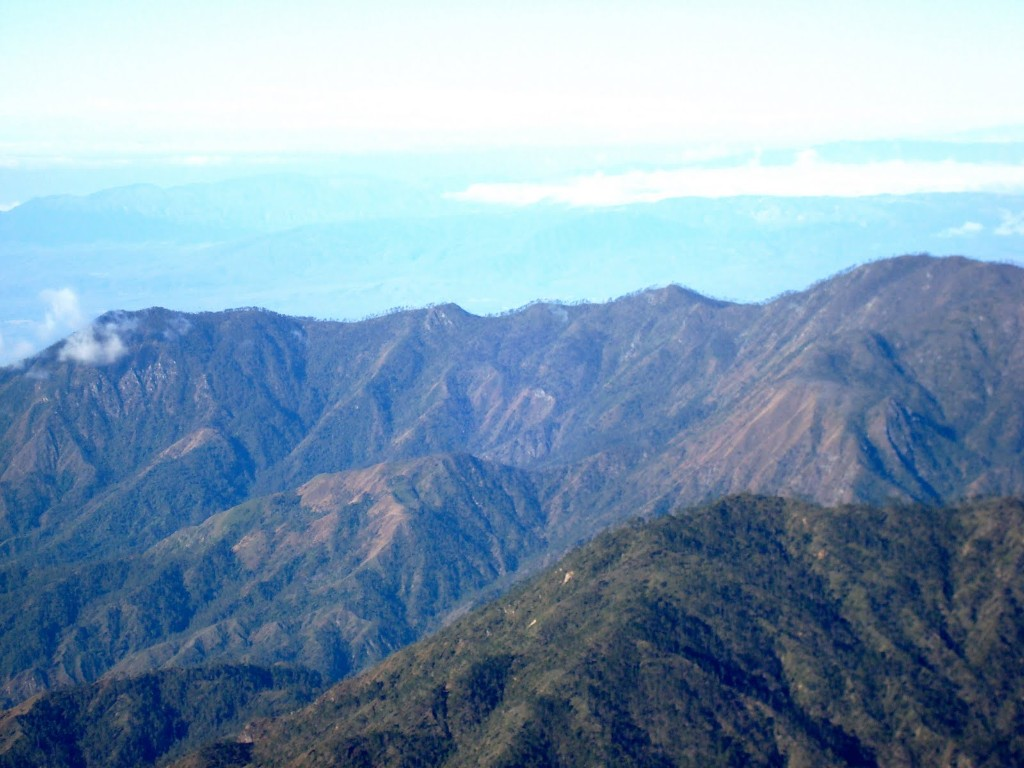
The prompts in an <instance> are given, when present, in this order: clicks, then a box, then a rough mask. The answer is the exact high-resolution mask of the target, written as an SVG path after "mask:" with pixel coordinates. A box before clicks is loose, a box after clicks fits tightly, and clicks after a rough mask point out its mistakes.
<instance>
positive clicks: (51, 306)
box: [38, 288, 84, 338]
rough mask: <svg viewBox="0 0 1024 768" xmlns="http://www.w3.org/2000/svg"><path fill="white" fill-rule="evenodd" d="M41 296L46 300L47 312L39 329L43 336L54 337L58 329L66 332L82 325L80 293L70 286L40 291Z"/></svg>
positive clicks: (40, 334)
mask: <svg viewBox="0 0 1024 768" xmlns="http://www.w3.org/2000/svg"><path fill="white" fill-rule="evenodd" d="M39 298H40V299H42V300H43V301H44V302H46V314H45V316H44V317H43V322H42V323H40V325H39V329H38V331H39V336H40V337H41V338H47V337H52V336H53V334H54V333H55V332H57V331H63V332H65V333H66V332H67V331H70V330H73V329H75V328H78V327H79V326H81V325H82V323H83V321H84V320H83V317H82V309H81V307H80V306H79V302H78V295H77V294H76V293H75V292H74V291H73V290H71V289H70V288H60V289H58V290H45V291H40V293H39Z"/></svg>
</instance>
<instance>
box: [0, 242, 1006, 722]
mask: <svg viewBox="0 0 1024 768" xmlns="http://www.w3.org/2000/svg"><path fill="white" fill-rule="evenodd" d="M1022 295H1024V271H1022V270H1021V269H1019V268H1017V267H1012V266H1006V265H993V264H982V263H978V262H972V261H969V260H966V259H959V258H950V259H933V258H930V257H925V256H917V257H903V258H900V259H893V260H887V261H883V262H877V263H873V264H869V265H866V266H863V267H860V268H857V269H855V270H852V271H850V272H848V273H844V274H842V275H838V276H836V277H835V278H832V279H830V280H828V281H825V282H823V283H820V284H818V285H816V286H813V287H811V288H810V289H808V290H807V291H804V292H801V293H797V294H789V295H785V296H782V297H780V298H778V299H776V300H775V301H772V302H768V303H766V304H763V305H738V304H732V303H728V302H722V301H716V300H711V299H708V298H705V297H701V296H699V295H697V294H694V293H692V292H689V291H686V290H684V289H681V288H678V287H668V288H663V289H658V290H652V291H646V292H643V293H640V294H635V295H631V296H627V297H624V298H622V299H619V300H616V301H614V302H610V303H608V304H594V305H573V306H568V305H558V304H535V305H531V306H528V307H525V308H523V309H522V310H519V311H517V312H515V313H511V314H507V315H503V316H498V317H476V316H473V315H470V314H468V313H466V312H464V311H462V310H461V309H459V308H458V307H455V306H453V305H444V306H435V307H431V308H427V309H422V310H411V311H404V312H398V313H394V314H389V315H386V316H382V317H377V318H372V319H369V320H365V321H362V322H358V323H334V322H325V321H316V320H311V319H304V318H290V317H284V316H280V315H275V314H273V313H269V312H264V311H255V310H238V311H231V312H220V313H205V314H198V315H185V314H181V313H176V312H172V311H168V310H161V309H152V310H147V311H143V312H136V313H110V314H108V315H105V316H104V317H102V318H100V319H99V320H98V321H97V322H96V323H95V324H94V326H93V327H92V328H91V329H89V330H87V331H84V332H82V333H80V334H78V335H76V336H74V337H72V338H70V339H68V340H66V341H65V342H62V343H60V344H58V345H56V346H54V347H52V348H50V349H49V350H47V351H46V352H44V353H42V354H40V355H38V356H36V357H35V358H31V359H29V360H28V361H26V363H25V364H24V365H23V366H20V367H13V368H7V369H4V370H3V371H0V467H2V470H3V471H2V474H0V551H2V552H3V562H2V564H0V585H2V593H0V598H2V599H0V617H2V620H3V622H4V626H5V627H6V628H7V631H6V632H5V640H4V642H3V644H2V647H0V675H2V678H3V679H4V680H5V681H6V682H5V684H4V692H5V694H4V695H5V697H6V700H7V701H8V702H9V703H14V702H16V701H19V700H21V699H23V698H24V697H26V696H28V695H31V694H32V693H33V692H35V691H38V690H41V689H45V688H47V687H49V686H52V685H55V684H60V683H68V682H81V681H88V680H93V679H96V678H98V677H100V676H101V675H103V674H104V673H105V672H107V671H109V670H111V669H115V668H119V669H123V670H132V671H142V670H145V669H148V668H154V667H161V666H166V665H172V664H176V663H181V662H183V661H185V660H187V661H188V663H198V662H203V661H207V660H214V659H215V660H217V661H221V662H231V661H239V660H259V661H261V662H272V661H288V662H290V663H302V664H307V665H310V666H313V667H315V668H316V669H318V670H319V671H321V672H323V673H324V674H326V675H328V677H334V676H338V675H341V674H347V673H348V672H350V671H353V670H356V669H359V668H360V667H362V666H364V665H366V664H369V663H371V662H373V661H374V660H375V659H378V658H380V657H381V656H383V655H386V654H387V653H389V652H390V651H391V650H393V649H395V648H397V647H399V646H400V645H404V644H406V643H408V642H410V641H411V640H413V639H415V638H416V637H418V636H419V635H420V634H421V633H422V632H423V631H425V630H426V629H428V628H429V627H431V626H434V625H435V624H436V622H438V621H440V620H441V618H442V616H444V615H445V614H446V613H447V612H448V611H451V610H453V609H455V608H458V607H460V606H461V605H463V604H464V603H465V601H466V600H468V599H471V598H472V596H473V595H474V594H476V593H477V591H478V590H480V589H482V588H485V587H486V586H487V585H488V584H489V583H493V581H494V580H495V579H509V578H511V577H513V576H514V574H515V572H516V571H517V570H518V569H519V568H520V567H521V566H522V564H523V563H525V562H528V561H530V562H539V561H541V560H543V559H544V558H549V559H550V558H552V557H554V556H556V555H557V554H559V553H561V552H563V551H564V550H565V548H566V547H567V546H568V545H569V544H571V543H573V542H575V541H577V540H579V539H581V538H587V537H589V536H591V535H593V534H594V533H595V532H597V531H598V530H600V529H601V528H603V527H605V526H607V525H609V524H611V523H614V522H616V521H620V520H622V519H625V518H627V517H630V516H632V515H634V514H637V513H643V514H647V513H650V512H659V511H667V510H668V509H671V508H674V507H676V506H677V505H679V504H681V503H691V502H696V501H700V500H702V499H708V498H712V497H715V496H718V495H721V494H724V493H732V492H739V491H757V492H766V493H783V494H786V495H790V496H796V497H802V498H806V499H809V500H815V501H819V502H822V503H837V502H848V501H867V502H883V501H886V500H888V499H892V498H897V499H904V500H914V501H921V502H927V503H930V504H934V503H939V502H946V501H951V500H955V499H958V498H962V497H970V496H983V495H1001V494H1019V493H1024V463H1022V462H1021V461H1020V458H1021V455H1022V453H1024V406H1022V403H1021V400H1020V397H1019V393H1020V391H1021V388H1022V383H1024V340H1022V339H1024V334H1022V333H1021V330H1022V327H1024V305H1022V302H1021V301H1020V296H1022ZM339 473H340V474H339ZM360 473H362V474H360ZM317 488H319V489H321V490H322V491H323V492H322V493H321V495H320V496H319V497H318V496H317V494H316V493H314V492H313V490H314V489H317ZM431 488H433V489H435V491H434V492H432V491H431V490H430V489H431ZM438 488H441V489H443V493H442V492H436V489H438ZM324 489H332V490H331V492H332V493H333V496H332V495H331V494H329V493H327V491H326V490H324ZM318 498H319V501H316V499H318ZM428 545H429V546H428ZM409 553H418V554H417V555H416V556H411V557H410V556H408V555H409ZM382 573H383V574H386V575H387V578H380V574H382ZM306 585H317V586H316V589H321V590H323V591H322V592H320V593H316V592H315V591H314V592H306V591H305V590H306V589H307V587H306ZM309 594H322V595H331V605H332V606H333V607H332V609H331V611H328V612H326V613H321V614H319V615H318V614H316V612H313V613H310V612H309V611H308V610H307V609H308V600H307V598H305V597H303V596H304V595H307V596H308V595H309ZM382 611H383V612H382ZM382 616H385V617H387V616H390V617H392V618H394V617H401V619H400V620H397V619H396V620H394V621H392V620H390V619H389V620H387V621H383V622H382V621H381V617H382ZM258 617H263V618H259V620H257V618H258Z"/></svg>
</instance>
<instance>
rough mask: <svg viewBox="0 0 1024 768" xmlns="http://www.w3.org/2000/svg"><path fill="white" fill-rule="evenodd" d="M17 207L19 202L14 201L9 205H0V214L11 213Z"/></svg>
mask: <svg viewBox="0 0 1024 768" xmlns="http://www.w3.org/2000/svg"><path fill="white" fill-rule="evenodd" d="M19 205H21V202H20V201H18V200H15V201H13V202H10V203H0V213H7V212H8V211H13V210H14V209H15V208H17V207H18V206H19Z"/></svg>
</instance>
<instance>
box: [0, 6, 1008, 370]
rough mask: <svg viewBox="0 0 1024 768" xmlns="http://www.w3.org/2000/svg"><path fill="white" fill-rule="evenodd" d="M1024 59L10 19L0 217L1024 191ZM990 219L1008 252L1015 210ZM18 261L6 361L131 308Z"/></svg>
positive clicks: (984, 30) (598, 27)
mask: <svg viewBox="0 0 1024 768" xmlns="http://www.w3.org/2000/svg"><path fill="white" fill-rule="evenodd" d="M1021 40H1024V3H1022V2H1020V0H974V2H966V0H955V1H953V0H930V1H927V2H926V1H924V0H901V2H898V3H893V2H891V0H887V1H885V2H882V1H881V0H863V1H862V2H857V3H851V2H831V1H829V0H819V1H818V2H809V1H807V0H776V1H775V2H772V3H764V2H761V1H756V0H718V1H717V2H706V1H702V2H696V1H694V0H632V2H629V3H625V2H608V1H606V0H591V1H589V2H580V1H578V0H561V1H559V2H551V0H548V1H547V2H538V1H536V0H520V2H517V3H508V2H501V3H498V2H493V1H492V0H475V1H474V2H470V1H469V0H465V1H464V0H434V1H433V2H429V3H427V2H420V1H416V2H413V1H412V0H379V1H378V2H375V3H365V2H360V3H356V2H348V1H347V0H335V1H334V2H330V1H328V0H290V1H289V2H283V0H247V1H246V2H238V1H235V0H222V1H219V2H215V3H210V2H198V1H196V0H175V2H169V1H168V2H165V1H163V0H133V1H132V2H128V1H127V0H90V1H89V2H80V1H79V0H0V216H4V215H5V212H8V211H12V210H13V209H14V208H16V207H17V206H19V205H20V204H23V203H24V202H26V201H27V200H30V199H32V198H33V197H36V196H42V195H52V194H60V193H74V194H85V193H89V192H94V191H97V190H99V189H103V188H105V187H110V186H117V185H124V184H131V183H135V182H150V183H157V184H160V185H163V186H168V185H171V184H180V183H185V182H189V181H215V180H219V179H225V178H231V177H233V176H239V175H253V174H258V173H263V172H266V171H275V172H276V171H279V170H283V169H284V170H295V169H298V170H301V171H302V172H304V173H316V172H318V171H319V172H323V173H327V172H328V171H330V172H331V173H359V174H379V175H382V176H389V175H391V176H394V177H399V176H400V177H402V178H403V180H406V181H408V180H410V179H411V180H413V181H417V182H418V181H422V179H421V178H419V177H418V176H430V175H431V174H432V175H433V176H432V178H433V181H434V182H435V186H437V178H439V177H443V179H444V183H443V184H441V185H440V186H439V187H438V188H439V189H441V192H443V193H444V194H445V195H446V196H447V197H448V198H449V199H450V200H455V201H462V202H466V203H471V204H481V205H484V206H485V207H487V206H491V207H500V206H508V207H514V208H520V209H521V208H523V207H524V206H538V205H543V204H551V203H554V204H561V205H568V206H582V207H586V206H596V207H601V206H607V207H611V206H621V205H626V204H634V205H641V204H646V203H656V202H659V201H663V200H667V199H671V198H676V197H681V196H688V195H693V196H698V197H718V198H721V197H728V196H732V195H776V196H783V197H785V196H813V195H837V196H863V195H873V194H897V195H901V194H912V193H919V192H963V191H975V192H986V193H991V194H1010V193H1014V194H1020V193H1022V192H1024V99H1022V98H1020V91H1021V83H1022V82H1024V45H1021ZM890 140H898V141H899V142H902V143H901V144H900V146H901V147H902V148H903V149H901V150H900V151H899V152H895V153H890V154H888V155H885V153H882V155H881V156H860V155H858V150H857V149H856V148H857V147H859V146H875V144H870V142H878V141H890ZM915 142H920V144H921V146H926V145H927V146H939V147H940V148H941V147H945V146H949V147H952V146H963V147H975V148H976V147H977V146H982V147H983V150H981V151H975V150H971V151H970V152H968V151H967V150H966V149H965V150H964V151H963V152H961V153H960V154H959V155H957V156H955V157H954V156H953V155H955V154H956V153H952V154H949V155H948V156H947V155H944V154H943V152H946V150H945V149H940V150H938V153H937V154H936V153H935V152H932V153H931V154H928V153H919V154H918V155H915V154H914V152H912V151H911V152H910V153H909V155H907V154H906V153H905V152H904V151H903V150H905V149H906V148H908V147H913V146H916V145H915ZM944 142H945V143H944ZM839 146H841V147H846V148H847V150H845V154H844V153H843V152H839V153H837V152H835V151H831V150H828V149H827V148H828V147H833V148H834V147H839ZM1006 147H1010V148H1011V149H1009V150H1007V149H1005V148H1006ZM851 148H852V149H851ZM984 148H988V149H984ZM780 152H781V154H779V153H780ZM413 157H415V158H417V159H416V162H415V163H413V162H411V161H407V158H413ZM424 158H426V159H424ZM780 158H782V159H780ZM441 192H439V194H441ZM999 216H1002V217H1003V218H1002V219H999V220H998V221H1003V222H1004V223H1002V224H1000V223H998V222H997V223H993V224H988V225H986V226H987V227H988V230H989V231H995V230H996V229H997V228H998V227H1003V228H1005V227H1006V226H1009V225H1007V224H1005V221H1009V222H1011V223H1013V227H1015V228H1014V229H1013V232H1014V233H1015V234H1014V237H1016V236H1017V235H1016V232H1017V229H1016V228H1017V227H1018V225H1017V224H1016V223H1015V222H1019V220H1020V219H1021V217H1024V211H1021V210H1018V209H1016V208H1007V209H1006V210H1000V211H999ZM948 226H949V231H950V232H954V231H958V232H959V234H961V235H963V236H970V235H972V234H975V233H976V232H977V231H978V230H977V229H976V228H977V227H979V226H982V225H981V224H980V222H979V220H978V219H977V217H965V218H964V219H963V220H962V221H955V222H953V221H951V222H949V224H948ZM958 228H959V229H958ZM960 230H962V231H960ZM3 248H4V245H3V244H2V243H0V304H7V305H10V306H14V304H15V303H16V302H14V301H13V300H11V295H10V294H9V292H10V291H12V290H16V287H17V286H22V287H23V286H25V285H28V284H31V285H33V286H35V287H34V288H33V295H32V296H31V297H30V300H31V301H32V302H34V303H35V307H36V312H35V314H34V315H33V316H32V317H28V316H23V315H19V316H17V317H14V316H10V317H8V316H7V315H4V316H2V317H0V362H3V361H4V360H10V359H12V358H14V357H16V356H18V355H21V354H24V353H27V352H28V351H30V350H31V349H32V348H37V347H38V345H40V344H42V343H44V342H45V341H50V340H53V339H54V338H57V337H58V335H59V334H62V333H67V332H69V331H70V330H73V329H74V328H76V327H80V326H81V325H82V324H83V323H86V322H88V320H89V319H90V317H91V315H92V314H93V313H94V312H95V311H97V310H99V309H101V308H116V307H118V306H124V305H128V304H131V303H132V301H131V298H132V297H131V296H130V295H129V294H130V291H131V288H130V287H129V284H128V283H123V284H118V282H117V279H116V277H110V278H109V279H107V278H104V280H106V282H103V283H102V285H104V286H107V288H106V289H105V290H106V291H107V292H105V293H102V294H98V293H94V294H91V295H83V290H84V289H83V286H82V284H81V282H78V283H76V282H75V281H74V280H72V279H70V278H69V277H68V275H66V274H62V273H61V271H60V269H58V268H56V267H54V268H53V271H52V274H51V273H49V272H45V270H46V269H48V267H47V266H46V265H47V264H59V263H61V261H60V259H56V258H54V259H50V260H49V261H40V260H36V261H33V262H31V263H29V262H28V261H26V260H25V257H24V255H23V254H20V253H19V254H14V253H13V252H11V251H8V252H6V253H5V252H4V251H3V250H2V249H3ZM153 258H154V260H155V259H156V258H157V257H155V256H154V257H153ZM100 266H102V267H103V269H100ZM758 268H761V267H758ZM160 269H161V266H160V265H159V264H157V263H156V262H155V261H154V263H153V264H152V265H149V264H147V265H145V270H146V273H147V275H148V274H150V273H154V274H155V273H157V272H160ZM752 269H753V267H752ZM28 270H32V271H39V270H43V271H44V273H43V274H32V275H30V276H29V277H31V280H29V279H26V277H27V276H26V271H28ZM92 271H93V272H95V273H97V274H98V273H100V272H102V273H104V274H107V273H109V272H110V271H111V270H110V269H108V268H107V265H97V268H96V269H95V270H92ZM166 271H167V274H168V275H171V274H172V273H173V266H167V267H166ZM197 274H198V273H197ZM211 274H212V273H211ZM247 277H250V276H247ZM276 277H277V276H275V275H274V274H272V273H268V274H267V275H266V282H267V285H268V286H273V285H274V283H275V279H276ZM312 277H313V279H315V278H316V276H315V275H313V276H312ZM197 279H200V280H201V281H202V284H203V291H204V292H205V293H204V295H206V296H209V295H210V291H211V285H213V284H214V283H215V280H214V278H213V277H212V276H211V275H210V274H206V275H199V277H197ZM673 279H674V276H673V275H672V274H666V275H665V278H664V282H671V281H672V280H673ZM183 281H185V278H177V279H176V284H178V285H179V286H180V285H181V284H182V283H183ZM96 284H97V285H99V284H101V283H100V282H99V281H97V283H96ZM38 286H43V287H42V288H38ZM186 287H187V286H186ZM639 287H643V286H639V285H637V286H633V285H623V286H622V288H623V291H626V290H632V289H635V288H639ZM790 287H792V288H794V289H798V288H801V287H804V286H803V285H796V284H794V285H792V286H790ZM223 290H224V300H223V305H224V306H231V305H232V301H231V294H230V281H227V282H226V283H225V284H224V288H223ZM181 295H184V294H181ZM272 298H273V297H272V296H269V297H268V301H267V303H268V304H273V300H272ZM436 298H437V300H438V301H444V300H446V299H447V298H448V297H446V296H438V297H436ZM23 299H24V297H19V302H18V306H24V304H25V301H24V300H23ZM19 311H20V310H19ZM19 328H22V329H31V333H28V332H27V331H26V332H25V333H20V332H19V331H18V330H17V329H19ZM5 338H6V343H5Z"/></svg>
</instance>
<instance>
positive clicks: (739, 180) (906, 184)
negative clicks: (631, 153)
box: [449, 151, 1024, 227]
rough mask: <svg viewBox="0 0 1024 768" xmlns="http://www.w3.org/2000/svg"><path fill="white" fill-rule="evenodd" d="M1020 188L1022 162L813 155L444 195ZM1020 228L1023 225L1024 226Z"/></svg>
mask: <svg viewBox="0 0 1024 768" xmlns="http://www.w3.org/2000/svg"><path fill="white" fill-rule="evenodd" d="M1019 191H1024V165H992V164H981V163H958V162H904V161H886V162H874V163H862V164H843V163H830V162H825V161H822V160H820V159H819V158H818V156H817V155H816V154H815V153H814V152H812V151H808V152H804V153H801V154H800V155H799V157H798V158H797V161H796V162H795V163H793V164H791V165H761V164H760V163H757V162H754V163H750V164H747V165H743V166H733V167H728V168H680V169H673V170H661V171H635V172H630V173H623V174H617V175H604V174H595V175H592V176H581V177H577V178H574V179H569V180H567V181H564V182H560V183H554V184H530V183H523V184H486V183H483V184H473V185H471V186H469V187H468V188H466V189H465V190H463V191H462V192H457V193H454V194H451V195H449V196H450V197H452V198H454V199H457V200H465V201H469V202H479V203H493V204H503V205H518V206H522V205H534V204H538V203H556V204H564V205H572V206H595V207H600V206H612V205H627V204H631V203H654V202H658V201H660V200H667V199H671V198H678V197H713V198H716V197H733V196H739V195H766V196H778V197H814V196H834V197H863V196H868V195H886V194H890V195H907V194H915V193H927V192H1019ZM1020 226H1022V227H1024V223H1022V224H1021V225H1020Z"/></svg>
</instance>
